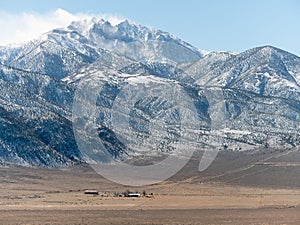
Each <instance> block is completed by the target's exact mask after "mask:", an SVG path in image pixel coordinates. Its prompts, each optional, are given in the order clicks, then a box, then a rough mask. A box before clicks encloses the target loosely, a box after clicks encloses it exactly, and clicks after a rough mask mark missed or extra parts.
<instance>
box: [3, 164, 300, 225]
mask: <svg viewBox="0 0 300 225" xmlns="http://www.w3.org/2000/svg"><path fill="white" fill-rule="evenodd" d="M197 179H199V178H198V177H191V178H188V179H184V180H180V181H174V180H172V179H171V180H169V181H165V182H163V183H160V184H155V185H150V186H147V187H137V188H132V187H126V186H122V185H118V184H115V183H112V182H110V181H107V180H105V179H104V178H102V177H101V176H99V175H98V174H96V173H95V172H93V171H92V170H91V169H89V168H88V167H73V168H69V169H61V170H58V169H29V168H1V169H0V188H1V192H0V224H300V189H298V188H273V187H269V188H268V187H250V186H244V185H237V184H228V183H225V182H206V183H205V182H198V181H197ZM85 189H97V190H98V191H99V195H97V196H91V195H85V194H84V190H85ZM127 189H130V190H131V191H140V192H142V191H143V190H146V192H147V193H150V192H152V193H154V198H146V197H141V198H125V197H113V194H114V193H115V192H118V193H121V192H123V191H126V190H127Z"/></svg>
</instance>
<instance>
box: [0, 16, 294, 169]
mask: <svg viewBox="0 0 300 225" xmlns="http://www.w3.org/2000/svg"><path fill="white" fill-rule="evenodd" d="M0 63H1V64H0V87H1V91H0V104H1V105H0V106H1V108H0V113H1V117H0V120H1V122H0V126H1V130H2V131H3V132H2V133H1V135H0V159H1V163H2V164H6V163H8V164H14V165H15V164H17V165H25V166H46V167H52V166H53V167H57V166H65V165H69V164H72V163H82V162H84V155H83V154H82V152H80V151H79V149H78V144H77V142H76V139H75V136H74V133H73V123H74V115H73V114H74V112H72V105H73V102H74V96H75V94H76V90H77V88H78V87H79V86H80V83H81V82H83V81H85V80H86V81H89V79H90V80H91V81H93V79H95V78H97V79H100V83H99V84H101V85H102V87H103V90H102V92H101V96H102V98H101V99H100V100H98V102H97V104H99V106H101V107H100V109H99V110H100V113H101V118H100V117H99V118H98V120H97V126H98V132H99V134H98V136H99V138H100V139H101V141H102V142H103V143H105V146H106V147H107V148H108V150H109V151H110V153H111V154H112V155H113V157H114V158H116V159H117V160H131V159H133V158H136V157H146V156H149V157H152V156H155V157H156V156H161V157H165V155H166V151H167V150H168V151H169V150H170V149H172V148H171V147H172V144H173V143H175V142H176V141H177V138H178V134H179V133H180V132H181V131H180V130H176V129H177V128H176V126H177V125H178V124H177V122H176V119H175V118H179V117H178V112H177V111H176V107H175V108H174V110H173V111H172V110H171V112H172V113H170V114H168V113H163V111H164V110H163V109H164V107H167V106H168V104H165V103H164V104H163V102H164V101H165V100H166V99H165V100H163V97H164V96H161V97H162V98H161V99H159V98H151V97H149V98H147V97H146V98H145V99H144V100H143V101H141V102H139V104H137V105H136V107H138V108H135V109H133V111H130V114H129V115H127V116H128V118H129V119H130V120H129V121H130V124H129V127H128V128H130V129H131V130H133V131H134V132H135V134H138V135H140V136H139V137H143V138H140V140H139V141H140V143H144V144H145V146H146V145H147V141H148V139H147V138H149V137H150V136H151V130H149V127H150V125H151V121H154V120H155V118H154V117H153V116H154V115H157V114H156V113H157V112H162V114H161V115H163V116H165V117H166V118H167V119H168V121H169V123H170V124H168V126H171V127H172V126H173V125H174V127H172V129H173V128H174V130H173V131H172V132H173V133H172V132H171V131H170V130H167V131H165V130H164V129H165V128H161V127H160V126H159V127H158V128H155V130H153V132H154V133H155V134H156V135H158V136H162V137H164V141H163V142H161V143H157V145H154V147H153V146H152V150H151V151H149V152H143V151H141V152H139V151H134V149H130V148H129V147H128V146H127V147H126V146H125V143H123V142H122V141H120V140H118V139H116V138H117V137H118V136H117V135H116V133H115V131H114V129H113V127H112V126H111V122H110V120H109V118H110V115H111V110H113V107H114V101H115V100H116V99H118V96H119V94H120V92H121V91H122V87H124V86H128V87H131V86H132V87H136V86H137V85H139V84H142V85H145V84H147V83H149V84H152V85H154V86H158V87H159V85H161V84H165V85H167V86H178V87H180V88H181V89H182V90H184V92H185V93H186V94H187V96H189V98H190V99H191V101H192V102H193V104H194V106H195V109H196V112H197V118H198V124H199V126H198V127H196V128H195V127H193V129H192V130H191V131H188V132H191V133H188V134H190V135H191V136H193V137H194V136H197V138H196V139H192V140H194V141H195V145H196V146H197V147H198V148H201V149H205V148H218V149H220V150H223V151H248V150H252V149H259V148H262V147H263V148H265V147H266V146H267V147H269V148H286V147H287V146H289V147H295V146H297V145H299V142H300V140H299V138H298V133H299V132H300V131H299V127H300V102H299V99H300V86H299V84H300V58H299V57H298V56H296V55H293V54H291V53H288V52H286V51H283V50H281V49H278V48H275V47H272V46H261V47H257V48H253V49H249V50H247V51H245V52H242V53H230V52H210V53H208V52H205V51H202V50H199V49H197V48H195V47H193V46H191V45H190V44H188V43H186V42H184V41H182V40H180V39H178V38H176V37H174V36H173V35H170V34H168V33H167V32H163V31H159V30H155V29H150V28H147V27H144V26H141V25H137V24H134V23H131V22H129V21H127V20H126V21H123V22H120V23H119V24H117V25H115V26H113V25H111V24H110V23H109V22H108V21H104V20H100V19H95V18H94V19H90V20H85V21H75V22H73V23H71V24H70V25H69V26H68V27H66V28H57V29H54V30H52V31H49V32H47V33H45V34H43V35H42V37H41V38H40V39H36V40H34V41H32V42H29V43H27V44H25V45H23V46H21V47H17V48H9V47H1V48H0ZM206 89H207V90H208V91H207V90H206ZM215 90H217V92H218V93H219V94H220V96H221V98H222V99H221V100H222V102H224V110H223V111H221V112H220V114H219V116H220V118H224V121H221V123H220V126H224V127H219V128H218V129H217V130H213V126H212V124H213V123H214V121H213V120H214V119H215V118H214V117H213V115H212V113H211V112H210V107H212V104H213V103H212V101H211V100H212V99H211V98H212V97H211V96H209V94H208V93H209V91H215ZM167 100H168V99H167ZM87 103H89V102H87ZM90 104H91V103H90ZM126 107H127V106H126V105H124V109H125V108H126ZM157 107H158V108H157ZM159 107H162V108H159ZM274 112H275V113H274ZM152 117H153V118H152ZM168 126H167V128H168V129H169V128H170V127H168ZM130 129H127V130H123V131H122V132H123V134H124V135H130V133H128V130H130ZM160 129H162V130H160ZM214 129H216V128H214ZM84 135H87V134H84V133H83V134H82V137H85V136H84ZM87 137H88V136H86V138H87ZM208 137H213V141H214V142H212V140H209V138H208ZM127 138H128V140H127V141H129V143H130V142H134V141H135V140H134V139H135V138H134V137H130V136H127ZM155 146H156V147H157V148H155ZM170 151H171V152H172V151H173V150H170ZM124 153H125V154H124ZM175 153H176V154H178V155H180V154H181V153H180V152H175ZM91 160H93V159H91Z"/></svg>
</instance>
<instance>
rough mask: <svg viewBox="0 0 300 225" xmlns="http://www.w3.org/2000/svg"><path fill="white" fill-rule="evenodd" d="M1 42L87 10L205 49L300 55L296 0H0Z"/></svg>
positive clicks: (89, 13)
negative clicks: (267, 49) (271, 49)
mask: <svg viewBox="0 0 300 225" xmlns="http://www.w3.org/2000/svg"><path fill="white" fill-rule="evenodd" d="M0 3H1V4H0V28H1V32H0V45H4V44H7V43H11V42H12V43H14V42H20V41H23V42H24V41H27V40H30V39H32V38H33V37H36V36H38V35H39V34H41V33H44V32H46V31H48V30H51V29H53V28H55V27H63V26H66V25H67V24H69V23H70V22H71V21H72V20H77V19H82V18H86V17H89V16H98V17H104V18H106V19H109V20H112V21H113V22H117V21H119V20H120V19H121V20H122V19H124V18H127V19H129V20H131V21H134V22H136V23H139V24H142V25H145V26H149V27H153V28H157V29H160V30H164V31H167V32H169V33H171V34H173V35H176V36H178V37H179V38H181V39H182V40H184V41H186V42H188V43H190V44H192V45H193V46H195V47H198V48H200V49H203V50H208V51H233V52H242V51H245V50H247V49H249V48H252V47H257V46H263V45H273V46H275V47H278V48H281V49H284V50H286V51H289V52H291V53H294V54H296V55H298V56H300V41H299V40H300V1H299V0H173V1H171V0H148V1H146V0H73V1H72V0H51V1H50V0H48V1H41V0H39V1H37V0H19V1H18V0H1V2H0Z"/></svg>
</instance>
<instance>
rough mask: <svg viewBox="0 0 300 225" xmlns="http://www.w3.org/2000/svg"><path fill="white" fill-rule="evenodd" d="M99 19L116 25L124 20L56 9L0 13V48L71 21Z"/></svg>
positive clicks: (21, 41)
mask: <svg viewBox="0 0 300 225" xmlns="http://www.w3.org/2000/svg"><path fill="white" fill-rule="evenodd" d="M94 16H96V17H100V18H103V19H105V20H108V21H110V22H111V23H112V24H118V23H120V21H122V20H124V18H121V17H119V16H112V15H107V14H101V15H90V14H89V15H88V14H83V13H78V14H71V13H69V12H67V11H65V10H63V9H57V10H55V11H51V12H48V13H44V14H40V13H36V12H23V13H20V14H12V13H7V12H1V11H0V28H1V32H0V46H3V45H7V44H19V43H24V42H27V41H29V40H32V39H33V38H36V37H38V36H39V35H41V34H43V33H45V32H47V31H50V30H51V29H54V28H58V27H66V26H68V25H69V24H70V23H71V22H72V21H75V20H81V19H86V18H91V17H94Z"/></svg>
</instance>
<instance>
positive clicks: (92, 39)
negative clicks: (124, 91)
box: [0, 18, 205, 79]
mask: <svg viewBox="0 0 300 225" xmlns="http://www.w3.org/2000/svg"><path fill="white" fill-rule="evenodd" d="M0 50H1V53H0V62H1V63H2V64H5V65H9V66H12V67H16V68H19V69H24V70H27V71H34V72H39V73H43V74H47V75H50V76H53V77H55V78H58V79H62V78H64V77H66V76H68V75H69V74H70V73H73V72H75V71H77V70H78V69H79V68H80V67H82V66H84V65H86V64H90V63H93V62H95V61H97V60H101V59H102V58H103V57H105V56H106V54H110V52H112V53H115V54H118V55H123V56H126V57H127V58H131V59H133V60H136V61H143V62H150V61H151V62H155V61H159V62H169V63H178V62H190V61H195V60H198V59H199V58H201V57H202V56H203V54H204V53H205V51H202V50H199V49H197V48H195V47H193V46H191V45H189V44H188V43H186V42H184V41H182V40H180V39H178V38H176V37H174V36H172V35H170V34H168V33H166V32H163V31H159V30H155V29H149V28H147V27H144V26H140V25H135V24H134V23H129V22H128V21H127V20H125V21H123V22H121V23H119V24H118V25H116V26H112V25H111V24H110V23H109V22H108V21H104V20H102V19H97V18H92V19H86V20H83V21H76V22H73V23H71V25H70V26H68V27H67V28H58V29H54V30H52V31H50V32H48V33H45V34H43V35H42V36H41V37H40V38H38V39H36V40H33V41H31V42H29V43H27V44H25V45H24V46H21V47H19V48H2V49H0ZM108 51H109V52H108Z"/></svg>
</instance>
